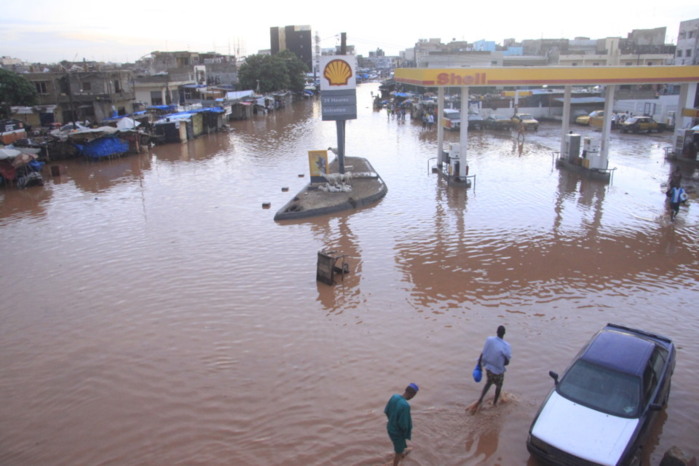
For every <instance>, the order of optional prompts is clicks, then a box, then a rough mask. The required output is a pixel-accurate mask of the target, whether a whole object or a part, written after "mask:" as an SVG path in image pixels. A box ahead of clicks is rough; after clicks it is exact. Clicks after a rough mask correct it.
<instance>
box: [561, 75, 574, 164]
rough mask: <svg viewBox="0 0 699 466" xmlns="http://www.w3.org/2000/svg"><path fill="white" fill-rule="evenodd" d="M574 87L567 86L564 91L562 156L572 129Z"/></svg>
mask: <svg viewBox="0 0 699 466" xmlns="http://www.w3.org/2000/svg"><path fill="white" fill-rule="evenodd" d="M572 89H573V88H572V87H571V86H566V87H565V88H564V91H563V121H562V122H561V152H560V154H561V156H563V153H564V152H565V139H566V134H568V131H569V130H570V99H571V96H572V95H573V90H572Z"/></svg>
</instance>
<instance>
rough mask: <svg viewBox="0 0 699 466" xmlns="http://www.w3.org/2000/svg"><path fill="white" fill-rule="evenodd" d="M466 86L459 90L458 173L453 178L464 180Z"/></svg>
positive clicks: (465, 164) (466, 132)
mask: <svg viewBox="0 0 699 466" xmlns="http://www.w3.org/2000/svg"><path fill="white" fill-rule="evenodd" d="M468 91H469V89H468V86H463V87H462V88H461V110H460V112H461V126H460V128H459V172H458V173H454V176H457V177H459V178H460V179H465V178H466V169H467V162H466V149H467V148H468V109H469V105H468Z"/></svg>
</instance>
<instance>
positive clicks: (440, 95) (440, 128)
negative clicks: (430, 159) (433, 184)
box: [436, 87, 444, 170]
mask: <svg viewBox="0 0 699 466" xmlns="http://www.w3.org/2000/svg"><path fill="white" fill-rule="evenodd" d="M443 119H444V88H443V87H440V88H438V89H437V118H436V120H437V166H438V167H439V169H440V170H441V169H442V164H443V163H444V122H443V121H442V120H443Z"/></svg>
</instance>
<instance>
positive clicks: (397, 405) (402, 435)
mask: <svg viewBox="0 0 699 466" xmlns="http://www.w3.org/2000/svg"><path fill="white" fill-rule="evenodd" d="M418 390H419V388H418V386H417V385H416V384H414V383H411V384H409V385H408V386H407V387H405V392H404V393H403V394H402V395H398V394H395V395H393V396H391V399H389V400H388V403H386V408H384V410H383V412H384V414H386V417H387V418H388V422H387V423H386V430H388V436H389V437H390V438H391V442H393V451H394V452H395V455H394V456H393V466H396V465H397V464H398V463H400V460H402V459H403V458H405V457H406V455H407V454H408V453H410V450H411V449H410V448H407V444H406V442H405V441H406V440H410V437H411V434H412V430H413V421H412V419H411V417H410V404H409V403H408V400H410V399H412V398H413V397H414V396H415V395H416V394H417V392H418Z"/></svg>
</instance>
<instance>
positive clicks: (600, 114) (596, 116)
mask: <svg viewBox="0 0 699 466" xmlns="http://www.w3.org/2000/svg"><path fill="white" fill-rule="evenodd" d="M593 121H594V122H595V123H594V124H593ZM603 121H604V110H595V111H594V112H591V113H590V114H589V115H580V116H579V117H577V118H576V119H575V123H576V124H578V125H583V126H588V125H592V126H598V127H601V126H602V122H603Z"/></svg>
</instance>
